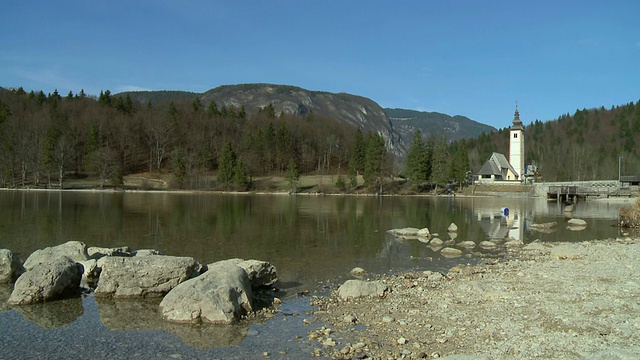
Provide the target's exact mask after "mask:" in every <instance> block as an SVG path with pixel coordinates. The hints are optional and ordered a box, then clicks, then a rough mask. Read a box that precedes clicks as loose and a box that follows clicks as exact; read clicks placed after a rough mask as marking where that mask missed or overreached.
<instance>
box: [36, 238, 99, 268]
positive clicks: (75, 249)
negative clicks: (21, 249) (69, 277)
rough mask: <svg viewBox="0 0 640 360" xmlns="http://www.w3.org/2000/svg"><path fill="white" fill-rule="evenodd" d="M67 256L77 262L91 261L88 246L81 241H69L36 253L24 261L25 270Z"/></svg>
mask: <svg viewBox="0 0 640 360" xmlns="http://www.w3.org/2000/svg"><path fill="white" fill-rule="evenodd" d="M60 256H66V257H68V258H70V259H71V260H73V261H75V262H83V261H85V260H87V259H89V255H87V245H85V244H84V243H83V242H80V241H68V242H66V243H64V244H60V245H57V246H52V247H48V248H44V249H40V250H36V251H34V252H33V253H32V254H31V255H29V257H28V258H27V260H25V261H24V268H25V269H26V270H27V271H29V270H31V269H33V268H34V267H36V266H38V265H39V264H43V263H47V262H49V260H50V259H53V258H57V257H60Z"/></svg>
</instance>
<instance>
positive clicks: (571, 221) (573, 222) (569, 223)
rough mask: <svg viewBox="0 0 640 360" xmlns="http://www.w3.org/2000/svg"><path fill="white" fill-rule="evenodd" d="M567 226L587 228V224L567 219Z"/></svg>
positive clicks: (578, 220)
mask: <svg viewBox="0 0 640 360" xmlns="http://www.w3.org/2000/svg"><path fill="white" fill-rule="evenodd" d="M567 224H568V225H569V226H587V222H586V221H584V220H582V219H569V221H567Z"/></svg>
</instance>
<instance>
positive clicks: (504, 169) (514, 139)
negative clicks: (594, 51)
mask: <svg viewBox="0 0 640 360" xmlns="http://www.w3.org/2000/svg"><path fill="white" fill-rule="evenodd" d="M524 175H525V166H524V127H523V126H522V121H521V120H520V112H519V111H518V106H517V105H516V112H515V114H514V116H513V124H512V125H511V129H510V130H509V160H507V158H506V157H505V156H504V155H503V154H500V153H497V152H494V153H493V154H491V157H490V158H489V160H487V162H486V163H485V164H484V165H483V166H482V168H481V169H480V171H479V172H478V176H477V182H478V183H491V182H495V181H508V182H510V183H522V182H524V180H525V176H524Z"/></svg>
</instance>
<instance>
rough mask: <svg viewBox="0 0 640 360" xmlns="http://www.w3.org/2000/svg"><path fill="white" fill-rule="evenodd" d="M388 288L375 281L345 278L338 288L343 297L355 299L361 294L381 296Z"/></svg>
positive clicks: (361, 295)
mask: <svg viewBox="0 0 640 360" xmlns="http://www.w3.org/2000/svg"><path fill="white" fill-rule="evenodd" d="M388 289H389V288H388V287H387V286H386V285H383V284H382V283H380V282H377V281H362V280H347V281H345V283H344V284H342V285H341V286H340V287H339V288H338V295H339V296H340V297H341V298H343V299H355V298H359V297H363V296H383V295H384V293H385V292H386V291H387V290H388Z"/></svg>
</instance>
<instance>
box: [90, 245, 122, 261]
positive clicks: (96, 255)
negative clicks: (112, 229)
mask: <svg viewBox="0 0 640 360" xmlns="http://www.w3.org/2000/svg"><path fill="white" fill-rule="evenodd" d="M87 255H89V257H90V258H92V259H96V260H97V259H100V258H102V257H105V256H132V255H131V249H129V247H128V246H120V247H114V248H103V247H97V246H90V247H89V248H87Z"/></svg>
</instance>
